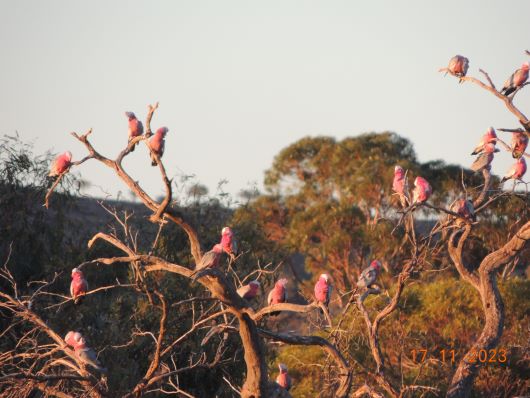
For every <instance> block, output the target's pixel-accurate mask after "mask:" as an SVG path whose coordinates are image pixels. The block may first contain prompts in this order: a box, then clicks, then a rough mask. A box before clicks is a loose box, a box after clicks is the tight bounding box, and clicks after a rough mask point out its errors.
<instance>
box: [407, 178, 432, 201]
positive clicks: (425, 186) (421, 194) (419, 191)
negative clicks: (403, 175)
mask: <svg viewBox="0 0 530 398" xmlns="http://www.w3.org/2000/svg"><path fill="white" fill-rule="evenodd" d="M431 194H432V188H431V185H430V184H429V182H428V181H427V180H426V179H425V178H423V177H416V179H415V180H414V189H413V190H412V203H423V202H425V201H426V200H428V199H429V197H430V196H431Z"/></svg>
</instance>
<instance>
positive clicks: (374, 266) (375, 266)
mask: <svg viewBox="0 0 530 398" xmlns="http://www.w3.org/2000/svg"><path fill="white" fill-rule="evenodd" d="M380 271H381V262H380V261H379V260H374V261H372V262H371V263H370V265H369V266H368V267H366V268H365V269H364V270H363V272H361V275H359V279H357V287H358V288H360V289H362V288H368V289H369V288H370V286H371V285H373V284H374V283H375V281H376V279H377V276H378V275H379V272H380Z"/></svg>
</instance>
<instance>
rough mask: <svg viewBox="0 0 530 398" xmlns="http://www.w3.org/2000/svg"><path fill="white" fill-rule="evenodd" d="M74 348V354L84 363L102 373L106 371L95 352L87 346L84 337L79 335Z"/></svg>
mask: <svg viewBox="0 0 530 398" xmlns="http://www.w3.org/2000/svg"><path fill="white" fill-rule="evenodd" d="M79 335H81V334H79ZM74 350H75V354H76V356H77V357H78V358H79V360H80V361H81V362H83V363H84V364H85V365H89V366H91V367H93V368H94V369H96V370H98V371H100V372H102V373H105V372H106V371H107V370H106V369H105V368H103V367H102V366H101V362H99V360H98V357H97V355H96V352H95V351H94V350H93V349H92V348H90V347H88V346H87V344H86V340H85V338H84V337H81V338H80V339H79V340H77V345H76V347H75V348H74Z"/></svg>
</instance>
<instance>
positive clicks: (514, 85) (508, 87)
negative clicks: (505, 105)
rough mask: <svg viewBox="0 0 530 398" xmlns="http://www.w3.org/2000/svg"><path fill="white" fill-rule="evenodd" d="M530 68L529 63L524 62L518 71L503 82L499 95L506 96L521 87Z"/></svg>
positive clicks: (526, 78)
mask: <svg viewBox="0 0 530 398" xmlns="http://www.w3.org/2000/svg"><path fill="white" fill-rule="evenodd" d="M529 68H530V63H529V62H525V63H523V65H521V68H520V69H517V70H516V71H515V72H513V74H512V75H511V76H510V77H509V78H508V80H506V81H505V82H504V86H503V87H502V90H501V94H504V95H506V96H508V95H510V94H511V93H513V92H514V91H515V90H517V89H518V88H519V87H521V86H522V85H523V84H524V83H525V82H526V81H527V80H528V69H529Z"/></svg>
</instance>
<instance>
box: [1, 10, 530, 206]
mask: <svg viewBox="0 0 530 398" xmlns="http://www.w3.org/2000/svg"><path fill="white" fill-rule="evenodd" d="M529 15H530V2H529V1H528V0H519V1H510V2H509V3H507V2H501V1H492V0H487V1H461V0H460V1H425V0H418V1H395V0H388V1H353V0H351V1H330V0H328V1H301V0H299V1H292V0H277V1H276V0H266V1H251V0H241V1H232V0H227V1H220V0H212V1H199V0H193V1H192V0H190V1H129V0H128V1H83V2H81V1H72V0H62V1H59V0H46V1H40V0H39V1H24V0H16V1H14V0H12V1H7V0H0V54H1V58H0V134H13V133H14V132H15V131H18V133H19V134H20V136H21V137H22V139H23V140H26V141H32V142H34V144H35V149H36V151H37V152H39V153H41V152H44V151H46V150H48V149H50V150H52V151H54V152H63V151H65V150H71V151H72V153H73V155H74V159H79V158H81V157H83V156H85V154H86V151H85V149H84V147H83V146H82V145H81V144H80V143H78V142H77V141H76V140H74V139H73V137H71V136H70V135H69V133H70V132H71V131H77V132H79V133H82V132H84V131H86V130H87V129H88V128H90V127H92V128H93V129H94V132H93V134H92V142H93V144H94V146H95V147H96V148H97V149H98V150H99V151H100V152H101V153H102V154H104V155H107V156H109V157H111V158H115V156H116V155H117V154H118V152H119V151H120V150H121V149H123V147H124V145H125V144H126V141H127V120H126V117H125V116H124V112H125V111H133V112H135V113H136V114H137V115H138V116H139V117H140V118H141V119H142V120H144V118H145V115H146V111H147V104H149V103H154V102H156V101H159V102H160V108H159V110H158V112H157V113H156V115H155V117H154V119H153V123H152V125H153V127H154V128H157V127H160V126H164V125H165V126H167V127H169V129H170V131H169V133H168V135H167V137H166V153H165V155H164V160H165V164H166V167H167V170H168V174H169V175H174V174H181V173H185V174H195V175H196V177H197V179H198V180H199V181H200V182H202V183H204V184H205V185H207V186H208V187H209V188H210V191H211V192H212V193H213V192H215V187H216V185H217V182H218V181H219V180H222V179H227V180H229V183H228V184H227V185H226V187H225V189H226V190H227V191H228V192H230V193H232V194H236V193H237V192H238V191H239V190H240V189H242V188H247V187H248V186H249V184H253V183H257V184H258V187H261V184H262V181H263V172H264V171H265V170H266V169H267V168H269V167H270V166H271V164H272V161H273V157H274V156H275V155H276V154H277V153H278V152H279V151H280V150H281V149H282V148H284V147H285V146H287V145H289V144H291V143H292V142H294V141H295V140H297V139H300V138H302V137H304V136H307V135H311V136H316V135H331V136H334V137H336V138H337V139H342V138H344V137H347V136H353V135H357V134H360V133H363V132H369V131H384V130H391V131H395V132H397V133H398V134H400V135H403V136H405V137H407V138H409V139H410V140H411V141H412V142H413V143H414V146H415V149H416V152H417V153H418V155H419V158H420V160H422V161H427V160H432V159H443V160H445V161H447V162H451V163H457V164H461V165H465V166H467V167H468V166H469V165H470V164H471V162H472V160H473V159H472V157H471V156H469V153H470V152H471V150H472V148H473V147H474V146H475V145H476V143H477V142H478V141H479V139H480V136H481V135H482V134H483V133H484V132H485V130H486V129H487V128H488V127H489V126H490V125H491V126H494V127H496V128H497V127H519V126H518V123H517V120H516V119H515V117H513V116H512V115H511V114H510V113H509V112H508V111H507V110H506V109H505V108H504V105H503V104H502V103H501V102H500V101H499V100H498V99H496V98H495V97H493V96H492V95H491V94H489V93H487V92H485V91H483V90H481V89H480V88H479V87H478V86H474V85H471V84H470V83H466V84H461V85H460V84H458V83H457V81H456V80H455V79H454V78H451V77H450V76H447V77H445V78H444V77H443V74H440V73H438V72H437V70H438V68H440V67H443V66H446V64H447V62H448V60H449V59H450V58H451V57H452V56H453V55H455V54H462V55H465V56H467V57H468V58H469V59H470V72H469V74H470V75H474V76H478V68H483V69H485V70H487V71H488V72H489V73H490V76H491V77H492V78H493V80H494V82H495V83H496V84H497V85H498V86H502V83H503V82H504V80H505V79H506V78H507V77H508V76H509V75H510V74H511V73H512V72H513V71H514V70H515V69H517V68H519V67H520V65H521V63H522V62H524V61H526V60H529V57H528V56H526V55H525V54H524V50H525V49H530V27H529V24H528V16H529ZM523 91H524V90H523ZM515 102H516V104H518V105H519V106H520V109H521V110H522V111H523V112H525V111H526V113H529V112H530V88H527V89H526V90H525V92H521V93H519V94H518V95H517V97H516V101H515ZM500 134H501V137H503V138H505V140H508V141H509V139H510V137H509V134H507V133H500ZM511 163H512V159H511V156H510V155H509V154H507V153H501V154H500V155H498V156H497V157H496V159H495V161H494V164H493V171H494V173H496V174H500V175H503V174H504V173H505V172H506V171H507V169H508V168H509V167H510V165H511ZM124 164H125V166H126V168H127V170H128V171H129V172H130V174H131V175H133V176H134V178H136V179H138V180H139V181H140V183H141V185H142V186H144V187H145V188H146V189H147V191H148V192H150V193H151V194H153V195H154V196H158V195H159V194H162V193H163V189H162V186H161V184H160V179H159V176H158V174H157V170H156V169H155V168H151V166H150V165H149V161H148V157H147V151H146V149H145V148H143V147H142V148H141V149H140V150H138V149H137V150H136V151H135V152H134V153H133V154H132V155H130V156H129V157H128V158H127V159H126V161H125V163H124ZM77 170H78V171H79V172H80V173H81V175H82V177H83V178H85V179H87V180H89V181H91V182H92V183H94V184H96V185H98V186H101V187H102V188H104V189H105V190H106V191H108V192H111V193H113V194H115V193H116V192H117V191H118V190H120V189H121V190H124V191H126V187H124V185H123V184H122V183H121V182H120V181H119V180H118V179H117V178H116V177H115V176H114V175H113V173H112V172H111V171H109V170H107V169H106V168H104V167H103V166H100V165H98V164H97V163H96V162H95V161H91V162H88V163H85V164H84V165H83V166H82V167H80V168H78V169H77ZM526 180H528V177H526ZM88 193H89V194H92V195H97V196H102V195H103V191H102V190H101V189H100V188H97V187H92V188H91V189H90V190H89V191H88Z"/></svg>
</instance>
